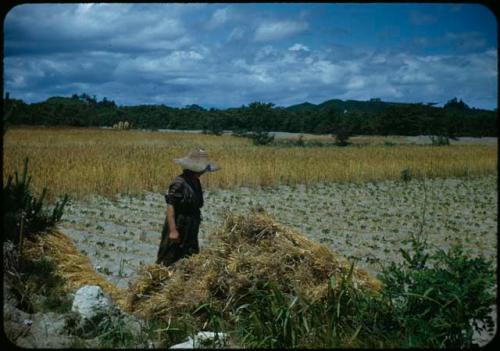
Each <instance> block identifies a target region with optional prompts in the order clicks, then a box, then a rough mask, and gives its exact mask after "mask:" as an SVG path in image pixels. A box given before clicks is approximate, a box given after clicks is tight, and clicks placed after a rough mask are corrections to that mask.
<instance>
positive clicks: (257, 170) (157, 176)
mask: <svg viewBox="0 0 500 351" xmlns="http://www.w3.org/2000/svg"><path fill="white" fill-rule="evenodd" d="M313 138H314V137H311V136H308V137H307V138H306V140H312V139H313ZM317 138H318V140H321V141H325V140H326V139H328V138H330V140H333V139H332V138H331V137H326V136H318V137H317ZM352 140H353V145H351V146H350V147H345V148H342V147H334V146H331V147H300V146H287V147H283V146H255V145H253V144H252V141H251V140H250V139H248V138H241V137H234V136H230V135H223V136H215V135H204V134H193V133H163V132H150V131H138V130H132V131H115V130H106V129H87V128H10V129H8V130H7V132H6V133H5V135H4V143H3V147H4V149H3V151H4V153H3V180H4V182H5V181H6V179H7V176H8V175H9V174H13V172H14V171H15V170H21V169H22V165H23V160H24V158H26V157H28V158H29V169H30V174H31V175H32V176H33V187H34V189H35V191H37V192H39V191H41V190H42V188H43V187H47V188H48V189H49V190H50V193H49V195H50V196H51V197H52V198H53V197H56V196H60V195H62V194H64V193H68V194H69V195H70V196H72V197H73V198H83V197H85V196H87V195H89V194H100V195H104V196H115V195H118V194H130V195H133V194H140V193H142V192H144V191H151V192H158V191H163V190H164V188H165V187H166V185H167V183H168V182H169V181H170V180H171V179H172V178H173V177H174V176H175V175H177V174H178V173H179V171H180V167H179V166H178V165H176V164H175V163H173V162H172V160H173V159H174V158H177V157H183V156H184V155H186V154H187V153H188V152H189V151H190V150H191V148H192V147H193V146H195V145H200V146H203V147H204V148H206V149H207V151H208V152H209V155H210V157H211V158H212V159H214V160H215V161H216V162H218V163H219V164H220V165H221V167H222V169H221V170H220V171H219V172H215V173H213V174H207V175H205V176H204V186H205V188H206V189H234V188H238V187H241V186H246V187H251V188H255V187H260V186H264V187H265V186H276V185H294V184H305V185H308V184H315V183H324V182H337V183H345V182H367V181H382V180H398V179H400V177H401V172H402V171H403V170H405V169H408V170H409V171H410V174H411V175H412V177H414V178H417V179H418V178H423V177H426V178H437V177H462V176H484V175H492V174H496V172H497V145H496V142H495V143H487V144H460V143H458V144H452V145H450V146H442V147H436V146H431V145H425V144H423V145H419V144H417V143H405V142H404V141H405V139H404V138H403V137H387V138H384V137H354V138H352ZM382 140H390V141H391V143H390V144H388V145H384V144H382ZM394 141H397V143H394Z"/></svg>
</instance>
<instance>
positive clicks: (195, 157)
mask: <svg viewBox="0 0 500 351" xmlns="http://www.w3.org/2000/svg"><path fill="white" fill-rule="evenodd" d="M174 162H175V163H177V164H179V165H181V166H182V167H183V168H184V169H189V170H190V171H193V172H202V171H208V172H213V171H217V170H218V169H220V167H219V165H218V164H216V163H215V162H213V161H210V160H209V159H208V153H207V152H206V151H205V150H204V149H203V148H201V147H196V148H194V149H193V150H191V152H190V153H189V154H188V155H187V156H186V157H183V158H174Z"/></svg>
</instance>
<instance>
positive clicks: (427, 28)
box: [3, 3, 498, 109]
mask: <svg viewBox="0 0 500 351" xmlns="http://www.w3.org/2000/svg"><path fill="white" fill-rule="evenodd" d="M3 59H4V60H3V63H4V67H3V69H4V92H9V94H10V96H11V97H12V98H17V99H22V100H24V101H25V102H30V103H31V102H39V101H43V100H45V99H47V98H48V97H51V96H68V97H69V96H71V95H72V94H81V93H87V94H89V95H91V96H93V95H95V96H96V97H97V99H98V100H101V99H102V98H103V97H106V98H107V99H111V100H114V101H115V102H116V103H117V104H119V105H138V104H164V105H168V106H172V107H183V106H186V105H190V104H198V105H201V106H203V107H205V108H212V107H214V108H228V107H240V106H242V105H248V104H249V103H251V102H255V101H259V102H266V103H269V102H270V103H274V104H275V105H277V106H290V105H294V104H299V103H303V102H309V103H314V104H318V103H321V102H323V101H326V100H329V99H342V100H347V99H352V100H369V99H371V98H380V99H382V100H383V101H391V102H415V103H416V102H423V103H429V102H433V103H437V104H438V106H441V105H443V104H444V103H446V102H447V101H448V100H450V99H452V98H454V97H457V98H459V99H462V100H463V101H464V102H465V103H467V104H468V105H469V106H471V107H476V108H484V109H494V108H497V101H498V98H497V95H498V88H497V86H498V65H497V63H498V38H497V22H496V17H495V15H494V14H493V13H492V12H491V11H490V10H489V9H488V8H487V7H484V6H483V5H479V4H459V3H449V4H437V3H428V4H422V3H392V4H391V3H386V4H369V3H316V4H311V3H281V4H280V3H268V4H262V3H261V4H257V3H248V4H242V3H233V4H232V3H218V4H216V3H196V4H187V3H178V4H174V3H167V4H144V3H126V4H116V3H115V4H113V3H108V4H105V3H99V4H92V3H85V4H22V5H18V6H16V7H14V8H12V9H11V10H10V11H9V12H8V13H7V15H6V17H5V19H4V57H3Z"/></svg>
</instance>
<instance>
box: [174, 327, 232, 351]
mask: <svg viewBox="0 0 500 351" xmlns="http://www.w3.org/2000/svg"><path fill="white" fill-rule="evenodd" d="M216 339H217V341H216V343H215V345H213V346H215V347H223V346H224V345H225V343H226V341H227V334H225V333H214V332H210V331H202V332H198V334H196V335H195V337H194V339H193V338H191V337H189V338H188V340H187V341H185V342H183V343H181V344H175V345H174V346H172V347H170V348H171V349H197V348H204V347H206V346H205V345H206V344H207V343H210V342H211V340H214V341H215V340H216ZM204 344H205V345H204ZM210 346H212V345H210Z"/></svg>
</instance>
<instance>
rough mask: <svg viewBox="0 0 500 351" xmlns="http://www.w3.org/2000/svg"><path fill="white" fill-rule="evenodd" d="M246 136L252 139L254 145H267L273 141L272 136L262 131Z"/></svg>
mask: <svg viewBox="0 0 500 351" xmlns="http://www.w3.org/2000/svg"><path fill="white" fill-rule="evenodd" d="M247 135H248V137H249V138H250V139H252V141H253V144H254V145H268V144H271V143H272V142H273V141H274V135H271V134H269V133H267V132H263V131H258V132H252V133H248V134H247Z"/></svg>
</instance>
